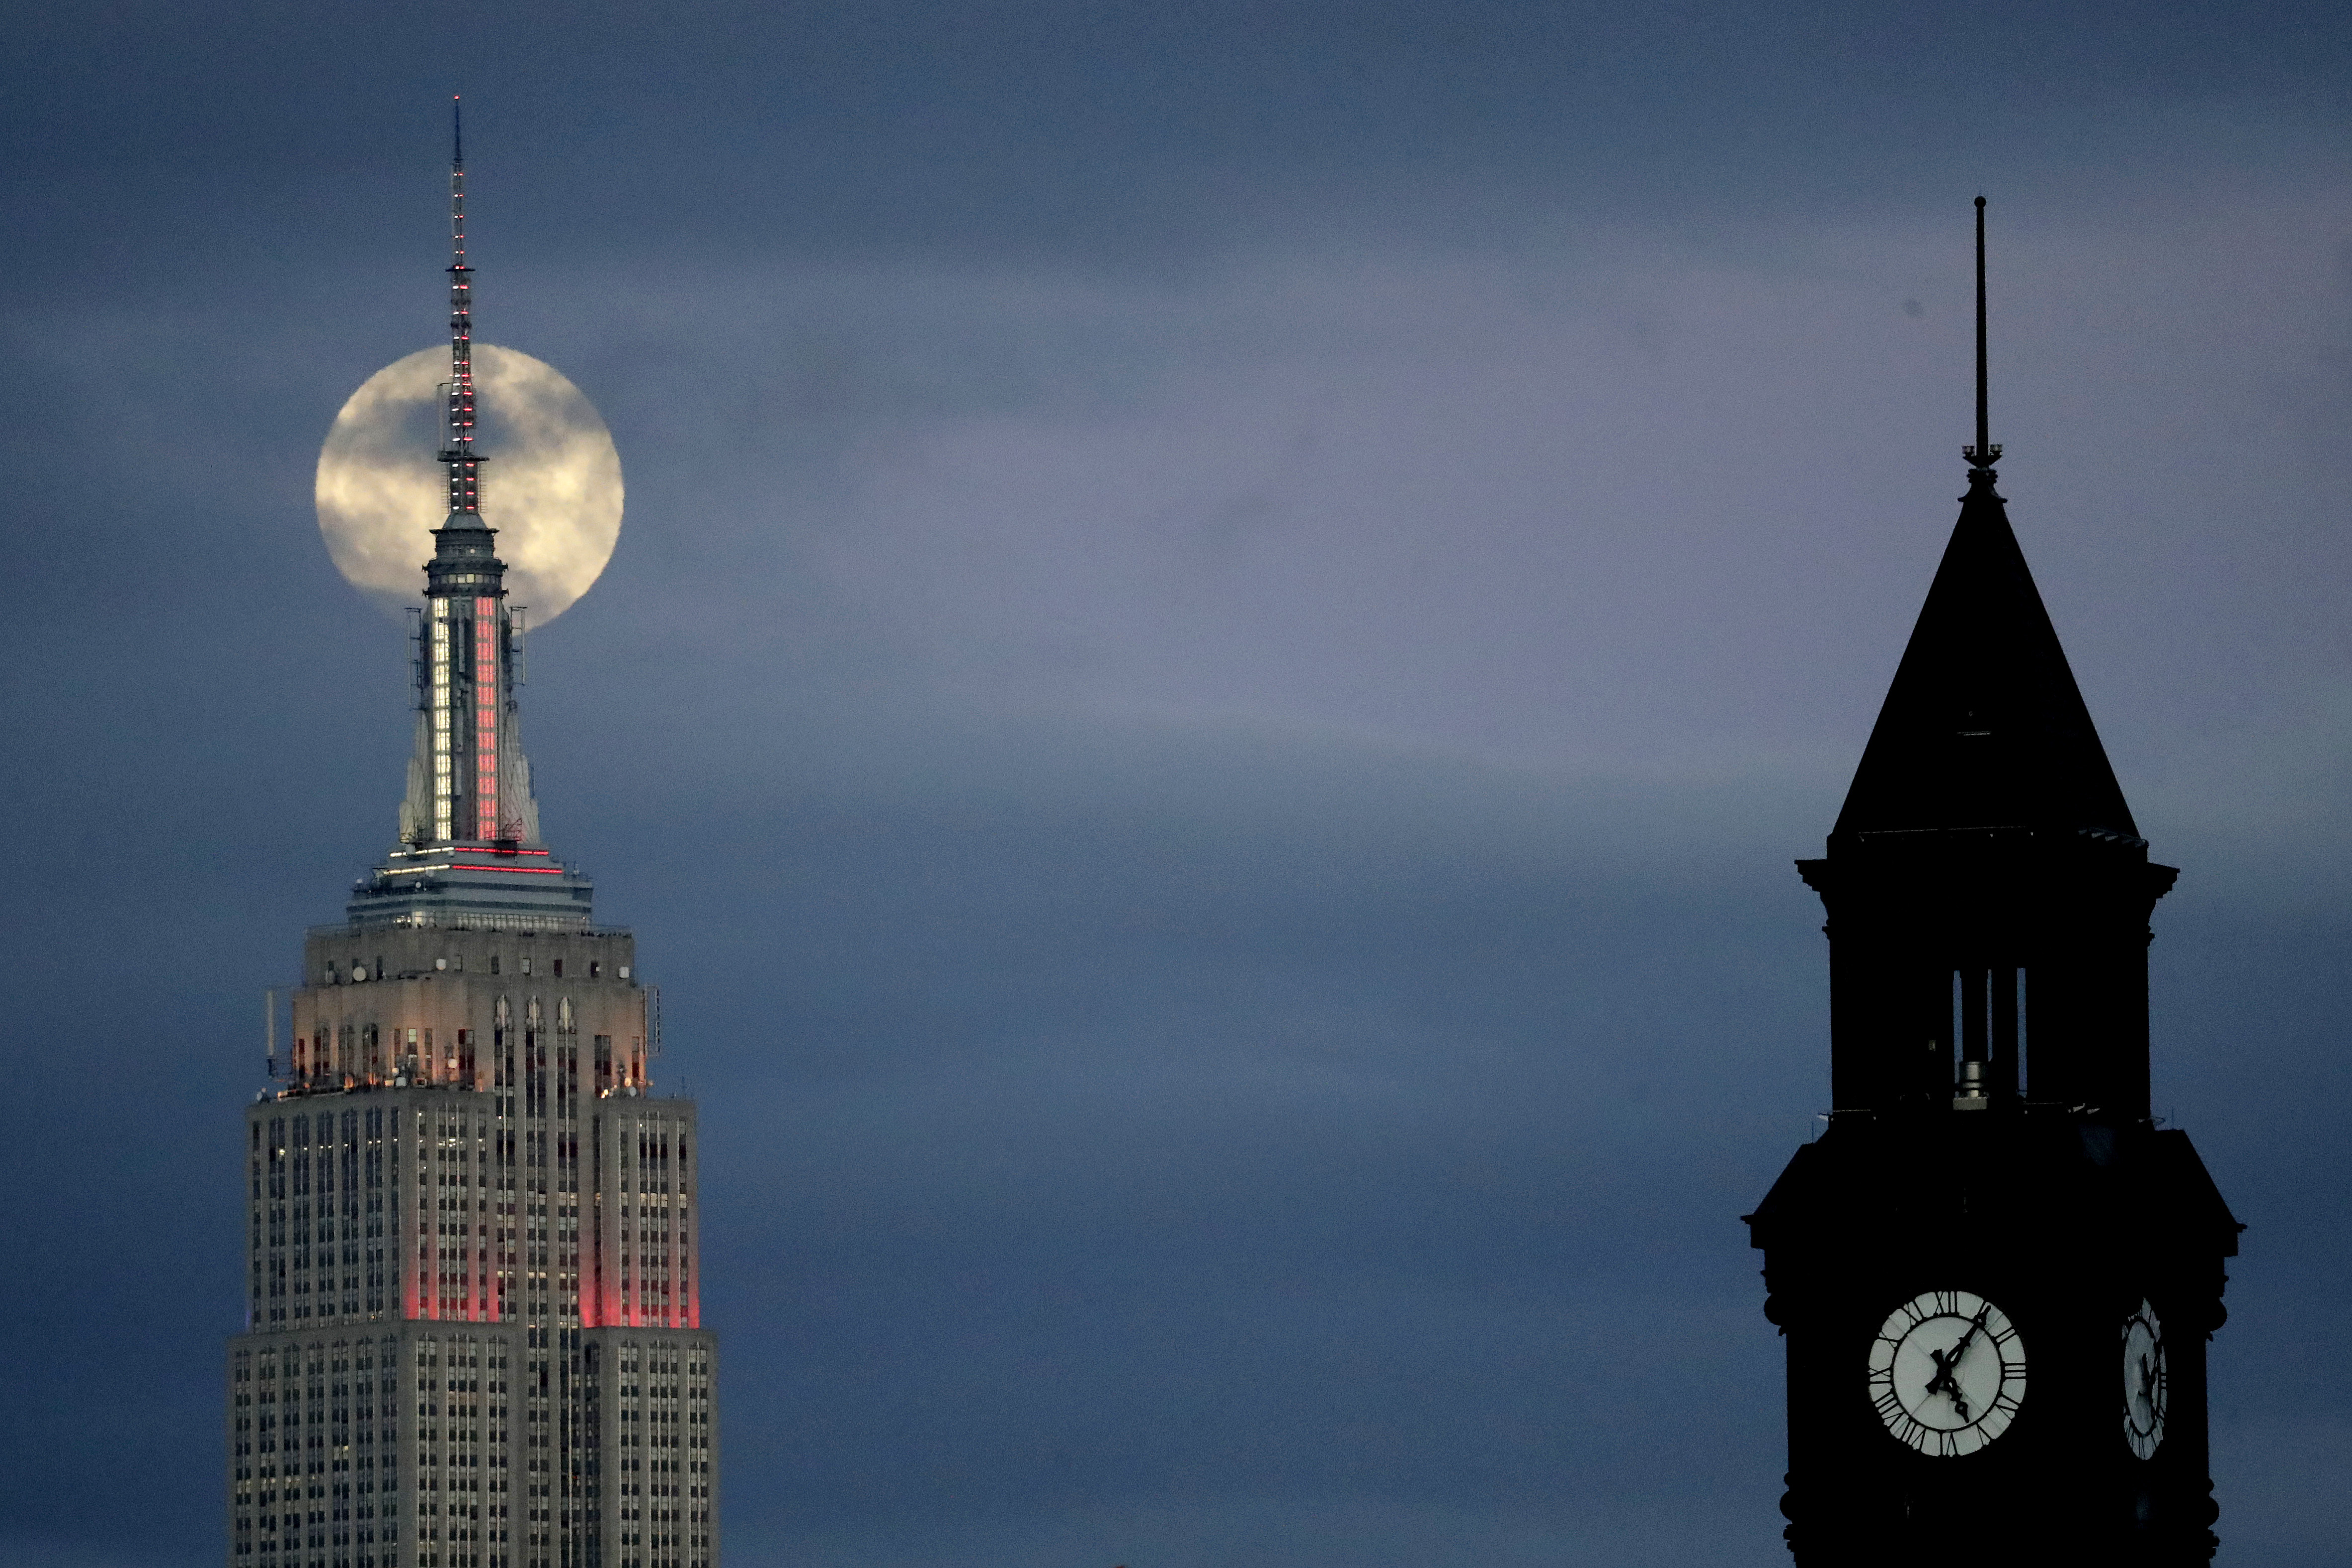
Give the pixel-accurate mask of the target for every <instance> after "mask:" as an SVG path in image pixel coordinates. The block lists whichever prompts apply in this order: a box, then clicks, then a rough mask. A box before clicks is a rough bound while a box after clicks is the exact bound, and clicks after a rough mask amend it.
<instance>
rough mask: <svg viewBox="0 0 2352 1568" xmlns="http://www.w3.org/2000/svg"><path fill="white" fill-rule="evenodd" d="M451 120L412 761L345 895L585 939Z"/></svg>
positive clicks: (409, 913) (381, 905)
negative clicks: (496, 510) (497, 503)
mask: <svg viewBox="0 0 2352 1568" xmlns="http://www.w3.org/2000/svg"><path fill="white" fill-rule="evenodd" d="M450 115H451V118H450V157H449V243H450V264H449V381H448V383H447V384H446V386H445V387H444V388H443V389H442V395H443V403H444V406H445V409H446V415H447V425H446V429H445V430H444V432H443V441H442V447H441V450H440V451H439V452H438V453H437V454H436V458H437V460H438V461H439V462H440V463H441V464H442V465H443V467H445V468H446V469H447V470H448V474H449V512H448V515H447V516H446V518H444V519H443V520H442V523H441V526H440V527H438V528H436V529H435V530H434V531H433V557H432V559H431V560H429V561H426V562H425V563H424V566H425V603H424V605H422V606H421V607H420V609H419V611H418V614H417V619H416V623H415V626H416V632H415V672H416V675H415V699H416V742H415V752H413V753H412V754H411V756H410V759H409V763H408V787H407V790H406V791H405V792H404V795H403V797H402V800H401V804H400V817H399V821H400V842H399V845H398V846H397V847H395V848H394V849H393V850H392V851H391V853H390V854H389V855H388V856H387V857H386V858H385V859H384V861H383V864H381V865H379V866H378V867H377V868H375V870H374V871H373V873H372V874H371V875H370V876H368V877H367V878H366V879H362V881H361V882H360V884H359V886H358V887H357V888H356V889H353V892H352V901H351V903H350V904H349V905H348V906H347V912H348V913H349V915H350V916H351V919H352V921H353V923H355V924H360V925H379V924H395V925H441V926H453V927H463V926H468V925H487V926H490V927H494V928H496V929H500V930H513V931H558V930H581V929H585V927H586V925H587V922H588V913H589V903H590V900H591V896H592V891H593V889H592V887H591V884H590V883H589V880H588V879H587V878H585V877H583V876H582V875H581V874H579V873H578V872H576V871H572V870H570V869H567V868H565V867H564V866H563V865H562V862H560V861H558V860H557V859H556V858H554V856H553V855H552V854H551V853H550V852H549V850H548V848H547V847H546V845H545V844H544V842H542V841H541V837H540V834H539V806H538V803H537V802H536V800H535V799H534V798H533V796H532V794H531V786H530V761H529V760H528V759H527V758H526V757H525V756H524V754H523V750H522V740H521V736H520V732H519V720H520V714H519V712H518V704H517V702H516V689H517V688H518V687H519V686H520V684H521V666H522V635H523V606H521V605H509V603H508V602H507V589H506V570H507V569H506V563H504V562H502V561H500V560H499V557H498V533H497V531H496V530H494V529H492V528H491V527H490V526H489V524H488V522H487V521H484V519H483V517H482V513H481V496H480V490H479V487H478V481H477V470H478V467H479V465H480V464H481V463H482V462H483V461H484V458H482V457H481V456H480V455H479V454H478V453H477V452H475V450H474V344H473V268H471V267H469V266H467V263H466V153H465V143H464V142H463V141H462V140H461V139H460V136H459V125H458V121H457V106H456V102H455V100H452V104H451V110H450Z"/></svg>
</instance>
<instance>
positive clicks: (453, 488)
mask: <svg viewBox="0 0 2352 1568" xmlns="http://www.w3.org/2000/svg"><path fill="white" fill-rule="evenodd" d="M462 114H463V103H462V101H461V100H460V99H458V98H457V97H456V96H454V95H453V96H452V97H451V98H450V100H449V388H448V431H447V439H446V442H445V444H444V446H443V447H442V451H441V461H442V462H444V463H445V464H446V465H448V468H449V512H450V515H451V516H452V517H464V518H466V519H467V520H468V521H470V522H473V523H476V524H478V523H479V522H480V521H481V492H480V489H479V484H478V474H477V472H476V469H477V467H478V465H479V463H480V462H481V459H480V458H478V457H476V456H475V455H474V287H473V277H474V269H473V268H470V267H468V266H467V265H466V136H465V122H464V120H463V118H462Z"/></svg>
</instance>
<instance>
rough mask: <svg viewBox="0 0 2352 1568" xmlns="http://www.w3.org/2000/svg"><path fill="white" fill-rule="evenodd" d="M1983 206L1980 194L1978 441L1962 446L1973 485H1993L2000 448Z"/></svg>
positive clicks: (1978, 247) (1978, 230) (1961, 449)
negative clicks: (1989, 369) (1990, 364)
mask: <svg viewBox="0 0 2352 1568" xmlns="http://www.w3.org/2000/svg"><path fill="white" fill-rule="evenodd" d="M1984 209H1985V199H1984V198H1983V197H1982V196H1979V197H1978V198H1977V444H1976V445H1975V446H1973V447H1961V448H1960V455H1961V456H1962V457H1964V458H1967V459H1968V460H1969V485H1970V486H1971V487H1974V486H1976V485H1979V484H1981V485H1984V486H1987V487H1988V488H1990V485H1991V484H1992V481H1993V471H1992V466H1993V464H1994V462H1996V461H1997V460H1998V459H1999V458H2000V447H1996V446H1994V445H1993V444H1992V418H1991V416H1990V401H1989V398H1988V396H1987V390H1986V389H1987V383H1988V381H1989V377H1988V376H1987V374H1986V371H1985V274H1984Z"/></svg>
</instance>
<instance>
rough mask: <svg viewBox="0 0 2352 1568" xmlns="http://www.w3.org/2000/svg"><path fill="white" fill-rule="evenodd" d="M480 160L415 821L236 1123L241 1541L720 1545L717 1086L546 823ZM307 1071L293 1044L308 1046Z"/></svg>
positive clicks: (455, 287) (254, 1560) (678, 1555)
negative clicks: (708, 1318)
mask: <svg viewBox="0 0 2352 1568" xmlns="http://www.w3.org/2000/svg"><path fill="white" fill-rule="evenodd" d="M464 188H465V173H464V161H463V157H462V151H461V153H460V155H459V156H457V157H456V158H454V159H453V161H452V163H451V170H450V195H451V211H452V219H453V224H452V234H453V238H454V241H455V246H454V249H455V260H454V264H453V265H452V267H451V268H450V279H451V290H450V292H451V310H450V325H451V376H450V384H449V387H448V390H447V418H448V440H447V445H446V449H445V450H444V451H443V452H442V453H441V454H440V460H441V461H442V462H443V463H444V464H445V465H446V467H447V468H448V470H449V475H450V510H449V515H448V518H447V520H446V521H445V522H444V523H443V525H442V526H441V527H440V528H439V529H437V530H436V531H435V532H434V542H435V548H434V555H433V559H432V561H431V562H429V563H427V564H426V566H425V576H426V585H425V605H424V607H423V610H422V612H421V614H420V616H419V618H418V626H417V636H416V639H415V657H416V751H415V756H414V758H413V759H412V761H411V763H410V764H409V769H408V787H407V790H406V793H405V795H404V798H403V800H402V802H401V806H400V814H399V820H400V839H399V842H398V844H397V845H396V846H395V847H394V849H393V850H392V851H391V852H390V853H389V854H388V855H387V856H386V857H385V858H384V860H383V863H381V864H380V865H378V866H377V867H376V868H374V869H373V871H372V872H371V873H370V874H369V875H368V876H367V877H366V878H364V879H362V880H361V882H360V883H359V884H358V886H357V887H356V888H355V889H353V892H352V898H351V900H350V902H349V904H348V906H347V908H346V911H345V913H346V918H345V920H344V921H343V922H342V923H341V924H338V925H333V926H324V927H318V928H314V929H313V930H312V931H310V933H309V935H308V937H307V939H306V940H305V942H304V943H303V950H302V977H301V984H299V986H298V987H297V988H296V989H295V991H294V994H293V1024H292V1028H293V1033H292V1039H291V1044H290V1048H289V1052H288V1054H287V1056H286V1057H285V1058H284V1060H283V1062H282V1063H278V1062H273V1063H272V1068H271V1070H272V1073H273V1081H274V1084H275V1087H273V1088H272V1089H268V1090H265V1091H264V1092H262V1093H261V1094H260V1095H259V1096H257V1098H256V1100H255V1101H254V1102H253V1103H252V1104H251V1105H249V1106H248V1107H247V1110H246V1113H245V1126H244V1128H243V1130H242V1137H241V1139H240V1152H241V1156H242V1163H243V1165H244V1182H245V1186H246V1202H247V1232H248V1234H247V1266H248V1273H247V1300H246V1321H245V1331H243V1332H242V1333H239V1334H236V1335H235V1336H234V1337H233V1338H232V1339H231V1340H230V1342H229V1352H228V1366H227V1390H226V1393H227V1416H226V1419H227V1452H228V1517H227V1529H228V1559H229V1562H230V1563H231V1564H232V1568H710V1565H712V1564H714V1563H716V1562H717V1561H718V1520H719V1511H718V1510H719V1501H718V1499H719V1450H718V1395H717V1387H718V1345H717V1340H716V1336H715V1335H713V1334H712V1333H710V1332H709V1331H707V1330H705V1329H704V1328H703V1326H702V1314H701V1307H700V1297H699V1290H700V1270H699V1268H698V1222H699V1219H700V1215H699V1213H698V1209H699V1197H700V1194H699V1188H698V1184H697V1181H696V1175H695V1157H696V1152H697V1141H696V1132H695V1108H694V1103H693V1101H691V1100H680V1099H672V1098H666V1097H663V1096H660V1095H657V1094H656V1093H655V1092H654V1089H653V1081H652V1077H651V1071H650V1068H651V1064H652V1062H653V1060H654V1058H656V1057H657V1056H658V1055H659V1052H660V1035H659V1016H660V1015H659V1005H658V997H657V995H656V993H655V992H654V991H653V989H652V988H650V987H648V986H646V984H644V983H643V981H642V980H641V979H640V978H639V977H638V974H637V970H636V953H635V939H634V938H633V937H632V935H631V934H630V933H629V932H628V931H619V930H612V929H605V928H598V927H596V926H593V925H592V924H591V923H590V902H591V897H592V893H593V889H592V887H591V884H590V882H589V880H588V879H587V878H585V877H584V876H582V875H581V874H579V873H578V872H576V871H574V870H572V869H570V868H567V867H565V866H564V865H563V864H562V862H561V861H559V860H558V859H556V858H555V857H554V856H553V854H552V853H551V851H550V850H549V849H548V847H547V846H546V845H545V844H544V843H543V842H541V838H540V836H539V822H538V810H537V805H536V803H535V801H534V800H533V799H532V796H531V793H530V764H529V763H528V762H527V761H526V760H525V758H524V756H523V753H522V748H521V744H520V739H519V737H518V735H517V732H516V724H515V720H516V713H517V709H516V702H515V684H516V682H515V676H516V671H517V668H518V666H519V663H520V638H521V627H520V612H519V611H509V608H508V606H507V605H506V602H505V601H506V591H505V588H504V585H503V581H504V573H505V567H504V565H503V564H502V563H500V562H499V560H498V558H497V555H496V553H495V548H494V545H495V533H494V531H493V530H491V529H490V528H489V527H488V526H487V525H486V524H485V523H484V521H483V520H482V515H481V512H480V510H479V505H478V500H479V497H478V488H479V487H478V481H477V479H476V465H477V462H478V459H477V458H476V457H475V455H474V452H473V449H472V440H473V433H474V432H473V424H474V408H473V405H474V389H473V375H472V365H471V322H472V309H471V268H468V267H467V265H466V252H465V216H464V215H465V203H464ZM281 1067H282V1072H281V1071H280V1068H281Z"/></svg>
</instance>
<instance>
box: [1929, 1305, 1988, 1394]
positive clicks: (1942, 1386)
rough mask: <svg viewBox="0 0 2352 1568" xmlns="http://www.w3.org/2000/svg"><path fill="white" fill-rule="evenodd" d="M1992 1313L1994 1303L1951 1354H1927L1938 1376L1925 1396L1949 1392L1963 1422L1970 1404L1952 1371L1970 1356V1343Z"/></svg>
mask: <svg viewBox="0 0 2352 1568" xmlns="http://www.w3.org/2000/svg"><path fill="white" fill-rule="evenodd" d="M1991 1312H1992V1303H1991V1302H1990V1301H1988V1302H1986V1303H1985V1306H1984V1310H1982V1311H1980V1312H1979V1313H1978V1314H1977V1315H1976V1321H1974V1322H1971V1323H1970V1324H1969V1331H1968V1332H1967V1333H1965V1334H1962V1335H1961V1336H1960V1340H1959V1342H1958V1344H1956V1345H1954V1346H1953V1347H1952V1349H1951V1353H1949V1354H1946V1353H1945V1352H1942V1351H1929V1352H1927V1357H1928V1359H1929V1360H1930V1361H1933V1362H1934V1363H1936V1375H1935V1376H1933V1377H1931V1378H1929V1379H1928V1380H1927V1388H1926V1390H1925V1391H1924V1394H1938V1393H1943V1392H1946V1391H1949V1393H1950V1394H1951V1396H1952V1408H1953V1410H1955V1411H1956V1412H1958V1415H1959V1417H1960V1419H1961V1420H1963V1421H1965V1420H1967V1419H1968V1418H1969V1402H1968V1400H1967V1399H1966V1398H1964V1397H1963V1396H1962V1395H1961V1394H1960V1385H1959V1384H1958V1381H1957V1380H1956V1379H1955V1378H1954V1377H1953V1376H1952V1371H1953V1369H1954V1368H1955V1367H1957V1366H1958V1365H1959V1364H1960V1358H1961V1357H1962V1356H1964V1355H1966V1354H1968V1352H1969V1343H1970V1342H1972V1341H1974V1340H1975V1339H1976V1337H1977V1331H1978V1330H1979V1329H1981V1328H1983V1327H1984V1325H1985V1319H1986V1318H1987V1317H1989V1316H1990V1314H1991Z"/></svg>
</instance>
